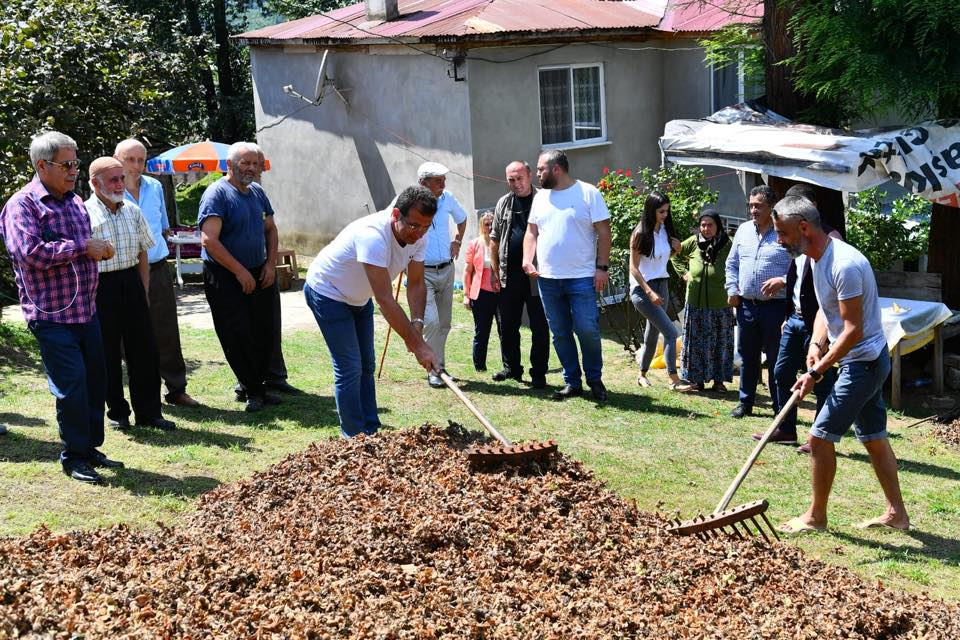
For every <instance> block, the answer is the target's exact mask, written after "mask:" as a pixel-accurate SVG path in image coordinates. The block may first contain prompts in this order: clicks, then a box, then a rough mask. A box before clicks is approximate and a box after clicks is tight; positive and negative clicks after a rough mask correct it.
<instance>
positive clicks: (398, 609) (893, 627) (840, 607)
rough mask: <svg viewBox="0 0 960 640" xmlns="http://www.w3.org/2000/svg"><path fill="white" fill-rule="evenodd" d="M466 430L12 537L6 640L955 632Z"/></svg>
mask: <svg viewBox="0 0 960 640" xmlns="http://www.w3.org/2000/svg"><path fill="white" fill-rule="evenodd" d="M472 439H473V436H468V435H466V434H465V432H463V431H462V430H461V429H459V428H458V427H456V426H455V425H451V427H450V428H448V429H445V430H443V429H438V428H435V427H431V426H427V425H425V426H424V427H421V428H420V429H411V430H404V431H400V432H396V433H390V434H386V435H381V436H377V437H375V438H371V439H355V440H351V441H342V440H332V441H329V442H324V443H322V444H319V445H315V446H311V447H310V448H309V449H307V450H306V451H304V452H303V453H300V454H297V455H293V456H290V457H289V458H287V459H286V460H284V461H282V462H280V463H279V464H277V465H275V466H273V467H271V468H270V469H268V470H266V471H265V472H263V473H261V474H257V475H255V476H254V477H252V478H250V479H249V480H245V481H242V482H238V483H235V484H232V485H229V486H223V487H220V488H219V489H217V490H215V491H213V492H211V493H209V494H207V495H205V496H204V497H203V498H201V500H200V504H199V508H198V510H197V512H196V513H195V514H193V516H192V517H191V518H190V519H189V520H188V521H187V522H186V523H185V524H184V525H183V526H179V527H176V528H166V527H161V528H160V529H159V530H157V531H150V532H139V531H130V530H129V529H127V528H125V527H123V526H118V527H114V528H112V529H109V530H97V531H88V532H74V533H67V534H55V533H52V532H50V531H49V530H46V529H40V530H38V531H37V532H35V533H34V534H32V535H30V536H27V537H25V538H19V539H4V540H0V637H24V636H40V637H45V638H63V639H67V638H73V637H78V636H81V635H84V636H87V637H110V638H201V637H204V638H274V637H276V638H287V637H296V638H332V637H350V638H439V637H442V636H446V637H457V638H533V637H536V638H636V637H656V638H664V637H673V638H703V637H708V638H818V639H820V638H826V637H831V638H895V637H905V638H906V637H910V638H920V637H930V638H957V637H960V608H958V607H956V606H954V605H950V604H945V603H943V602H940V601H936V600H932V599H929V598H927V597H925V596H912V595H904V594H899V593H892V592H889V591H885V590H883V588H882V587H880V586H874V585H870V584H867V583H865V582H864V581H862V580H861V579H859V578H857V577H856V576H855V575H853V574H852V573H850V572H849V571H847V570H845V569H841V568H837V567H832V566H829V565H826V564H823V563H821V562H818V561H815V560H812V559H810V558H808V557H807V556H806V555H804V554H803V553H802V552H801V551H799V550H798V549H795V548H793V547H790V546H777V547H775V548H772V549H771V548H764V547H761V546H758V545H755V544H754V543H751V542H733V541H731V542H726V543H721V542H715V543H713V544H711V545H702V544H700V543H699V542H697V541H696V540H695V539H692V538H675V537H673V536H670V535H669V534H667V533H666V531H665V529H664V526H665V524H666V523H665V521H663V520H662V519H660V518H659V517H657V516H655V515H652V514H649V513H643V512H640V511H638V510H637V509H636V507H635V506H634V505H631V504H630V503H628V502H626V501H624V500H622V499H621V498H619V497H617V496H616V495H614V494H613V493H611V492H609V491H607V490H606V489H605V488H604V487H603V485H602V484H601V483H600V482H597V481H596V480H594V479H593V478H592V477H591V474H590V472H589V471H588V470H586V469H585V468H584V467H583V466H582V465H581V464H580V463H578V462H575V461H572V460H569V459H566V458H564V457H563V456H558V457H557V459H556V460H555V461H554V462H553V463H551V465H550V466H548V467H536V466H531V467H526V468H524V469H503V470H502V471H499V472H497V473H473V472H471V471H470V469H469V467H468V465H467V464H466V462H465V460H464V458H463V456H462V453H461V452H462V450H463V449H464V448H465V447H466V446H467V445H469V444H470V443H471V440H472Z"/></svg>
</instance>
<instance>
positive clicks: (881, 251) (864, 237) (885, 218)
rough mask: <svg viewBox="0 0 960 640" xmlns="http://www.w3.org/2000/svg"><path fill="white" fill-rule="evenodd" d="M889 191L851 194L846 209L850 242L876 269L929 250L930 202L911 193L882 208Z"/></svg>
mask: <svg viewBox="0 0 960 640" xmlns="http://www.w3.org/2000/svg"><path fill="white" fill-rule="evenodd" d="M886 197H887V194H886V193H885V192H883V191H880V190H879V189H877V188H873V189H867V190H866V191H861V192H860V193H857V194H855V195H853V196H851V201H850V207H849V209H848V210H847V242H849V243H850V244H852V245H853V246H855V247H856V248H857V249H859V250H860V252H861V253H863V255H865V256H866V257H867V259H868V260H869V261H870V264H871V265H873V268H874V269H875V270H876V271H884V270H886V269H888V268H889V267H890V265H891V264H892V263H893V262H894V261H896V260H903V261H904V262H909V261H911V260H916V259H917V258H919V257H920V256H922V255H924V254H925V253H926V252H927V242H928V237H929V234H930V209H931V207H930V202H929V201H927V200H926V199H924V198H922V197H921V196H918V195H915V194H908V195H906V196H904V197H902V198H898V199H896V200H894V201H893V204H892V207H891V210H890V212H884V211H883V201H884V200H885V199H886Z"/></svg>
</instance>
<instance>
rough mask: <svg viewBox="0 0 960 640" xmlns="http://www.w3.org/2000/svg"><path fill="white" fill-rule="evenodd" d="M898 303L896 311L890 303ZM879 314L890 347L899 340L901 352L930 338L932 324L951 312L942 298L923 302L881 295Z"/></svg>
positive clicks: (912, 348)
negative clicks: (939, 300) (882, 296)
mask: <svg viewBox="0 0 960 640" xmlns="http://www.w3.org/2000/svg"><path fill="white" fill-rule="evenodd" d="M894 302H896V303H897V305H898V306H899V307H900V312H899V313H896V312H894V309H893V303H894ZM880 314H881V322H882V323H883V335H884V337H886V339H887V348H889V349H890V351H893V349H894V348H895V347H896V346H897V343H898V342H900V341H901V340H902V341H903V342H902V343H901V344H900V354H901V355H905V354H907V353H910V352H911V351H916V350H917V349H919V348H920V347H922V346H924V345H925V344H927V343H928V342H930V341H931V340H933V328H934V327H936V326H937V325H938V324H940V323H941V322H944V321H945V320H946V319H947V318H949V317H950V316H951V315H953V314H952V313H951V311H950V309H949V307H947V305H945V304H943V303H942V302H923V301H921V300H905V299H903V298H880Z"/></svg>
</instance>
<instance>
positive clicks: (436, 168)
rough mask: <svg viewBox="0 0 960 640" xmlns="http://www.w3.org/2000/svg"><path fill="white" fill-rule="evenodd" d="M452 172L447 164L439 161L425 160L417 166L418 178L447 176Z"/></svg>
mask: <svg viewBox="0 0 960 640" xmlns="http://www.w3.org/2000/svg"><path fill="white" fill-rule="evenodd" d="M449 172H450V169H447V168H446V167H445V166H443V165H442V164H440V163H439V162H424V163H423V164H422V165H420V166H419V167H418V168H417V179H418V180H423V179H424V178H435V177H437V176H445V175H447V174H448V173H449Z"/></svg>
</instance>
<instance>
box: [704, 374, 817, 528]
mask: <svg viewBox="0 0 960 640" xmlns="http://www.w3.org/2000/svg"><path fill="white" fill-rule="evenodd" d="M799 401H800V390H799V389H798V390H796V391H794V392H793V395H791V396H790V399H789V400H787V404H785V405H783V408H782V409H780V413H778V414H777V417H776V418H774V419H773V424H771V425H770V427H769V428H768V429H767V431H766V433H764V434H763V437H762V438H760V442H758V443H757V446H756V447H755V448H754V450H753V453H751V454H750V457H749V458H747V461H746V462H744V463H743V466H742V467H741V468H740V473H738V474H737V477H736V478H734V479H733V482H732V483H731V484H730V488H729V489H727V492H726V493H725V494H723V498H721V500H720V504H718V505H717V508H716V509H714V511H713V512H714V513H715V514H716V513H720V512H721V511H723V510H724V509H726V508H727V505H729V504H730V501H731V500H733V494H735V493H736V492H737V489H739V488H740V485H741V484H743V481H744V479H745V478H746V477H747V474H748V473H750V469H751V468H752V467H753V463H754V462H756V461H757V458H759V457H760V452H761V451H763V448H764V447H765V446H767V442H769V441H770V437H771V436H773V432H774V431H776V430H777V427H779V426H780V423H781V422H783V419H784V418H786V417H787V413H789V412H790V410H791V409H793V407H794V405H795V404H797V402H799Z"/></svg>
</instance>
